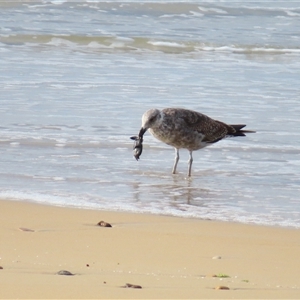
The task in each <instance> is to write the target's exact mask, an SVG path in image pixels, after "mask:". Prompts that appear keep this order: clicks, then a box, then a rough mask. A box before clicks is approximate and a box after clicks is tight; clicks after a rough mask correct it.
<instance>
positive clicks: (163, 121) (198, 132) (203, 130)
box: [139, 108, 253, 176]
mask: <svg viewBox="0 0 300 300" xmlns="http://www.w3.org/2000/svg"><path fill="white" fill-rule="evenodd" d="M245 126H246V125H228V124H225V123H223V122H220V121H217V120H213V119H211V118H210V117H208V116H206V115H204V114H201V113H199V112H196V111H192V110H188V109H183V108H165V109H163V110H161V111H160V110H158V109H150V110H148V111H146V112H145V113H144V115H143V117H142V128H141V130H140V133H139V138H141V139H142V137H143V135H144V133H145V132H146V131H147V130H148V129H149V131H150V133H151V134H152V135H153V136H154V137H155V138H157V139H158V140H160V141H162V142H164V143H166V144H168V145H170V146H173V147H174V148H175V152H176V156H175V163H174V166H173V174H175V172H176V167H177V163H178V160H179V149H181V148H185V149H188V150H189V152H190V159H189V162H188V163H189V169H188V176H191V168H192V162H193V157H192V152H193V151H195V150H199V149H201V148H204V147H206V146H209V145H211V144H213V143H215V142H218V141H220V140H221V139H223V138H225V137H228V136H245V133H247V132H253V131H245V130H241V129H242V128H243V127H245Z"/></svg>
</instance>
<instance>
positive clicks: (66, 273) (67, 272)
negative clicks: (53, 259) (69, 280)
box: [57, 270, 75, 276]
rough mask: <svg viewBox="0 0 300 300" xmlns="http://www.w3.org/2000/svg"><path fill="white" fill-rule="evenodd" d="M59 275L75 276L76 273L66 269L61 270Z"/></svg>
mask: <svg viewBox="0 0 300 300" xmlns="http://www.w3.org/2000/svg"><path fill="white" fill-rule="evenodd" d="M57 274H58V275H66V276H73V275H75V274H73V273H71V272H69V271H66V270H60V271H58V272H57Z"/></svg>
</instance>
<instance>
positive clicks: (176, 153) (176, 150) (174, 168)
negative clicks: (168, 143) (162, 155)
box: [172, 148, 179, 174]
mask: <svg viewBox="0 0 300 300" xmlns="http://www.w3.org/2000/svg"><path fill="white" fill-rule="evenodd" d="M178 161H179V149H177V148H175V161H174V166H173V171H172V174H175V173H176V168H177V164H178Z"/></svg>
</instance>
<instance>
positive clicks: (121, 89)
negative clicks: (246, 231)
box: [0, 1, 300, 228]
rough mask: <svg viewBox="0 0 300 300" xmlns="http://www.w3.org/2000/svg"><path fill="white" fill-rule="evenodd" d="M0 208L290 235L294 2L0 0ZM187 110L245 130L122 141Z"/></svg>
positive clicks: (293, 211)
mask: <svg viewBox="0 0 300 300" xmlns="http://www.w3.org/2000/svg"><path fill="white" fill-rule="evenodd" d="M0 7H1V10H0V19H1V20H2V21H0V30H1V31H0V33H1V34H0V66H1V70H2V72H1V73H0V86H1V94H0V101H1V106H0V113H1V123H0V147H1V153H2V155H1V158H0V161H1V165H2V168H1V171H0V199H1V198H2V199H3V198H6V197H9V198H13V199H17V200H29V201H36V202H43V203H50V204H55V205H63V206H78V207H85V208H98V209H108V210H110V209H113V210H123V211H135V212H150V213H157V214H170V215H176V216H182V217H196V218H205V219H207V218H209V219H214V220H225V221H238V222H246V223H256V224H267V225H280V226H292V227H298V228H299V227H300V199H299V192H300V179H299V178H300V176H299V166H300V133H299V130H298V129H299V128H300V121H299V112H300V106H299V101H300V88H299V78H300V71H299V70H300V59H299V58H300V47H299V40H300V36H299V33H298V32H297V30H296V29H297V28H299V26H300V19H299V16H300V9H299V8H298V7H297V5H296V3H284V2H282V3H281V2H273V3H269V4H268V5H266V4H263V3H255V4H251V3H247V4H243V5H241V4H239V3H232V2H231V1H228V2H220V3H218V2H215V3H209V2H203V3H202V2H201V3H200V4H199V3H196V2H189V3H186V2H182V3H178V2H176V3H175V2H167V1H166V2H165V3H154V2H152V3H150V2H142V3H140V2H139V3H138V2H134V1H132V2H105V3H102V2H97V1H93V2H66V1H51V2H48V1H44V2H27V3H18V2H13V3H11V2H8V1H7V2H1V4H0ZM153 107H158V108H164V107H185V108H189V109H193V110H197V111H200V112H202V113H205V114H207V115H209V116H211V117H213V118H215V119H218V120H221V121H224V122H227V123H233V124H234V123H244V124H247V129H252V130H256V131H257V133H256V134H249V135H248V136H247V137H245V138H244V137H243V138H235V139H227V140H225V141H224V140H223V141H221V142H219V143H217V144H215V145H213V146H211V147H208V148H205V149H203V150H200V151H196V152H194V163H193V173H192V175H193V176H192V178H191V179H187V178H186V172H187V163H186V162H187V159H188V153H187V151H186V150H181V152H180V154H181V160H180V162H179V165H178V174H176V175H172V174H171V169H172V165H173V159H174V150H173V149H172V148H171V147H169V146H167V145H164V144H162V143H161V142H159V141H157V140H155V139H154V138H152V137H151V136H150V135H149V134H148V133H147V134H146V135H145V137H144V151H143V154H142V156H141V160H140V161H139V162H136V161H135V159H134V158H133V156H132V146H133V143H132V141H131V140H130V139H129V137H130V136H132V135H136V134H137V133H138V131H139V129H140V125H141V116H142V114H143V112H144V111H146V110H147V109H149V108H153Z"/></svg>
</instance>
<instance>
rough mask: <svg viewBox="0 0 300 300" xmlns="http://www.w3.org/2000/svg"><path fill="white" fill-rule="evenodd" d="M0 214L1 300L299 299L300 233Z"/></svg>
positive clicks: (117, 215)
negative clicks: (126, 299) (9, 299)
mask: <svg viewBox="0 0 300 300" xmlns="http://www.w3.org/2000/svg"><path fill="white" fill-rule="evenodd" d="M0 211H1V214H0V240H1V248H0V266H1V267H2V269H0V298H2V299H3V298H21V299H22V298H39V299H45V298H48V299H49V298H58V299H62V298H94V299H95V298H98V299H99V298H102V299H103V298H115V299H117V298H131V299H136V298H139V299H143V298H147V299H151V298H153V299H154V298H156V299H157V298H168V299H170V298H185V299H186V298H198V299H201V298H202V299H204V298H205V299H206V298H213V299H225V298H234V299H249V298H256V299H257V298H264V299H266V298H268V299H270V298H272V299H276V298H277V299H280V298H281V299H282V298H285V299H298V298H299V295H300V278H299V255H300V230H296V229H286V228H276V227H264V226H256V225H243V224H235V223H223V222H213V221H209V220H205V221H203V220H197V219H183V218H175V217H166V216H155V215H146V214H144V215H142V214H131V213H123V212H106V211H95V210H84V209H75V208H74V209H72V208H60V207H52V206H46V205H38V204H32V203H25V202H16V201H6V200H5V201H4V200H1V201H0ZM102 220H104V221H106V222H108V223H110V224H111V225H112V227H111V228H110V227H100V226H97V225H96V224H97V223H98V222H99V221H102ZM61 270H67V271H69V272H71V273H72V274H74V275H73V276H71V275H69V276H67V275H58V274H57V272H58V271H61ZM127 283H129V284H134V285H139V286H141V288H132V287H127V288H124V286H125V285H126V284H127ZM220 286H223V287H227V288H229V290H228V289H227V290H222V289H216V288H218V287H220Z"/></svg>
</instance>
